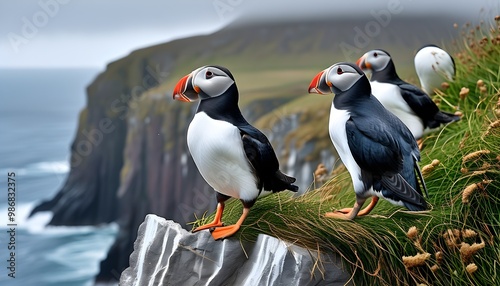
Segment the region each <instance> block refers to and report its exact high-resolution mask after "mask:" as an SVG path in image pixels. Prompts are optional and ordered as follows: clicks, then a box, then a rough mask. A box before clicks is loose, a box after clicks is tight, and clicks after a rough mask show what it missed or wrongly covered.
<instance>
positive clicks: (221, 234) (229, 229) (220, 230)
mask: <svg viewBox="0 0 500 286" xmlns="http://www.w3.org/2000/svg"><path fill="white" fill-rule="evenodd" d="M239 229H240V226H239V225H237V224H233V225H228V226H223V227H216V228H215V229H213V230H210V232H211V233H212V237H213V238H214V240H219V239H224V238H227V237H230V236H232V235H234V234H235V233H236V232H238V230H239Z"/></svg>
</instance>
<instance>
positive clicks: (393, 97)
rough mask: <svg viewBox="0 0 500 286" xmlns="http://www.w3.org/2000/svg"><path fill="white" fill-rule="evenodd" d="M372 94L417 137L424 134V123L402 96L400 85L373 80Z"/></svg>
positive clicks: (371, 83)
mask: <svg viewBox="0 0 500 286" xmlns="http://www.w3.org/2000/svg"><path fill="white" fill-rule="evenodd" d="M370 85H371V87H372V94H373V95H374V96H375V97H376V98H377V99H378V101H380V103H382V105H383V106H384V107H385V108H386V109H387V110H389V111H390V112H392V114H394V115H396V116H397V117H398V118H399V119H400V120H401V121H403V123H404V124H405V125H406V127H408V129H410V131H411V134H413V137H414V138H416V139H419V138H420V137H422V135H423V131H424V123H423V121H422V119H421V118H420V117H418V115H417V114H416V113H415V112H414V111H413V110H412V109H411V108H410V106H409V105H408V103H406V101H405V100H404V99H403V96H401V92H400V90H399V87H398V86H397V85H394V84H390V83H381V82H378V81H371V82H370Z"/></svg>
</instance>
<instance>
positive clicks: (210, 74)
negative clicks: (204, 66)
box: [205, 71, 214, 79]
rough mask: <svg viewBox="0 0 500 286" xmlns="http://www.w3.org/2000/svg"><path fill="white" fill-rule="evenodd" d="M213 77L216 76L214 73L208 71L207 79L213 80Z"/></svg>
mask: <svg viewBox="0 0 500 286" xmlns="http://www.w3.org/2000/svg"><path fill="white" fill-rule="evenodd" d="M213 76H214V73H213V72H211V71H207V72H206V73H205V78H206V79H209V78H212V77H213Z"/></svg>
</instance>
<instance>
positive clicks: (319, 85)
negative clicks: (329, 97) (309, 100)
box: [308, 70, 331, 94]
mask: <svg viewBox="0 0 500 286" xmlns="http://www.w3.org/2000/svg"><path fill="white" fill-rule="evenodd" d="M325 72H326V70H323V71H320V72H319V73H318V74H317V75H316V76H315V77H314V78H313V79H312V81H311V83H310V84H309V89H308V91H309V93H318V94H327V93H331V90H330V87H331V84H330V83H328V82H327V81H326V80H325Z"/></svg>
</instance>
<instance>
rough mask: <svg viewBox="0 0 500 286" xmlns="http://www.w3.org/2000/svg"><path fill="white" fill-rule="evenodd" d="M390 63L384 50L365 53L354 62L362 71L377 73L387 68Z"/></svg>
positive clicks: (389, 58)
mask: <svg viewBox="0 0 500 286" xmlns="http://www.w3.org/2000/svg"><path fill="white" fill-rule="evenodd" d="M390 63H392V59H391V56H390V55H389V53H388V52H386V51H384V50H371V51H369V52H367V53H365V54H364V55H363V56H362V57H361V58H359V59H358V60H357V61H356V64H357V65H358V66H359V67H360V68H362V69H363V70H370V71H371V72H379V71H382V70H384V69H386V68H387V66H389V64H390Z"/></svg>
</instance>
